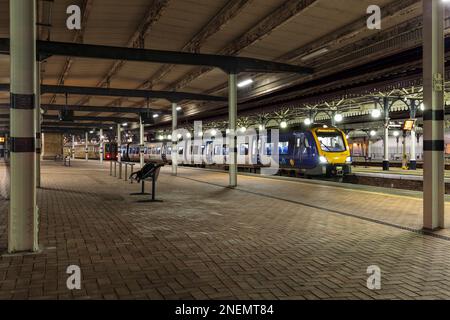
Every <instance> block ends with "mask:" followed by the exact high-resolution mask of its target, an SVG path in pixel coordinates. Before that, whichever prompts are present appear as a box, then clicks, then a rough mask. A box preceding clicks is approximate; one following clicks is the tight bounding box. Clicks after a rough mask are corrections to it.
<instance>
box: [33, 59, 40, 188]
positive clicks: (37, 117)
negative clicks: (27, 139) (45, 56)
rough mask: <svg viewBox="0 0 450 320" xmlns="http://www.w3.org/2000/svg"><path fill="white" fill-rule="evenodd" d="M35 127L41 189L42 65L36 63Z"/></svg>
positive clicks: (37, 170) (37, 167) (38, 185)
mask: <svg viewBox="0 0 450 320" xmlns="http://www.w3.org/2000/svg"><path fill="white" fill-rule="evenodd" d="M35 90H36V97H35V109H34V112H35V116H34V120H35V125H36V188H40V187H41V150H42V141H41V136H42V132H41V63H40V62H39V61H38V62H36V70H35Z"/></svg>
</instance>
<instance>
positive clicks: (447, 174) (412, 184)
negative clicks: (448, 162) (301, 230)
mask: <svg viewBox="0 0 450 320" xmlns="http://www.w3.org/2000/svg"><path fill="white" fill-rule="evenodd" d="M344 181H345V182H349V183H354V184H362V185H370V186H381V187H386V188H397V189H406V190H416V191H422V190H423V170H422V169H417V170H403V169H401V168H397V167H392V168H390V169H389V171H383V169H382V168H379V167H371V166H353V167H352V175H350V176H348V177H346V178H344ZM444 182H445V192H446V194H450V170H445V171H444Z"/></svg>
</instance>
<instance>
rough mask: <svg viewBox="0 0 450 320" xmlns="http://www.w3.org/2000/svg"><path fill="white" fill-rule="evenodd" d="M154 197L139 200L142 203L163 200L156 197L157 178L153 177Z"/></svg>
mask: <svg viewBox="0 0 450 320" xmlns="http://www.w3.org/2000/svg"><path fill="white" fill-rule="evenodd" d="M151 195H152V198H151V199H148V200H139V201H138V202H140V203H146V202H163V201H162V200H157V199H155V196H156V180H155V178H152V193H151Z"/></svg>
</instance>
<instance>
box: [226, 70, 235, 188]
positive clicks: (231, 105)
mask: <svg viewBox="0 0 450 320" xmlns="http://www.w3.org/2000/svg"><path fill="white" fill-rule="evenodd" d="M228 121H229V129H230V132H229V134H228V136H229V145H228V146H229V159H230V161H229V162H230V164H229V178H230V179H229V180H230V184H229V187H230V188H234V187H237V146H236V140H237V135H236V134H237V132H236V127H237V75H236V74H233V73H230V75H229V80H228Z"/></svg>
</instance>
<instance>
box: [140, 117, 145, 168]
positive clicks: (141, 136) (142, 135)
mask: <svg viewBox="0 0 450 320" xmlns="http://www.w3.org/2000/svg"><path fill="white" fill-rule="evenodd" d="M144 160H145V159H144V124H143V123H142V116H139V163H140V165H141V168H142V167H143V166H144V164H145V161H144Z"/></svg>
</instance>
